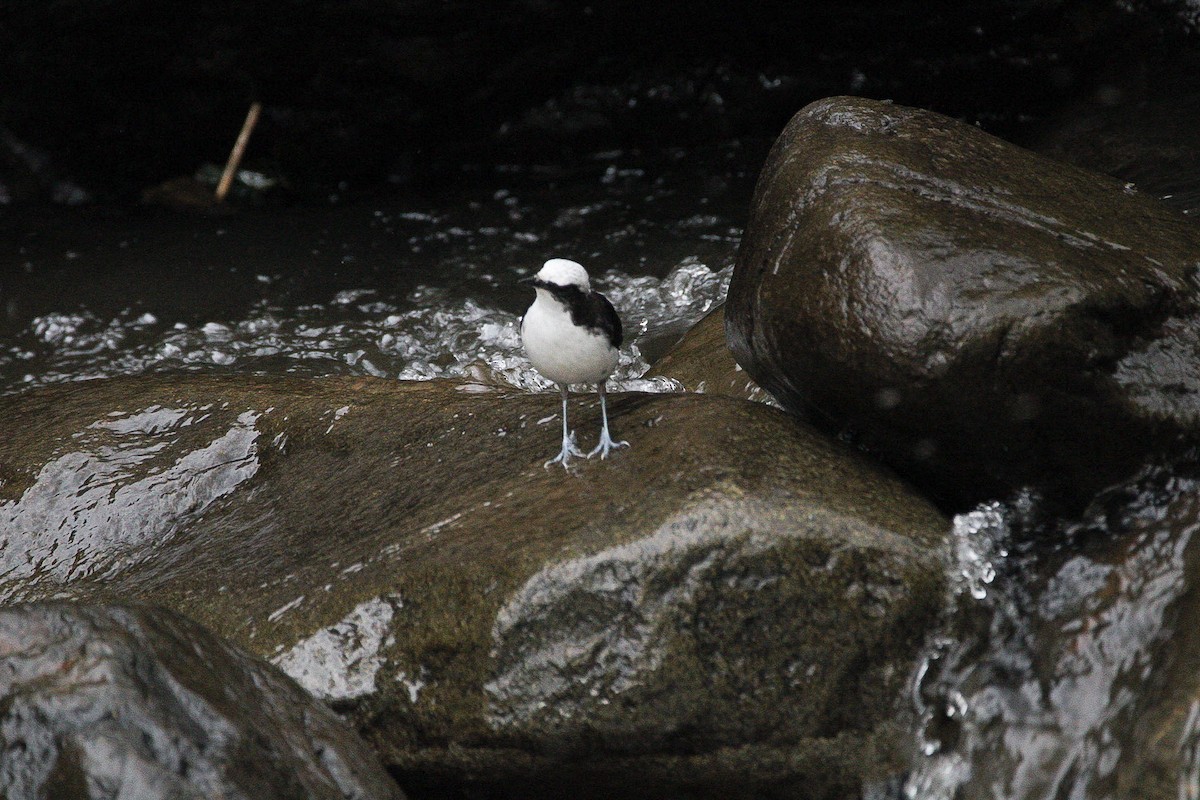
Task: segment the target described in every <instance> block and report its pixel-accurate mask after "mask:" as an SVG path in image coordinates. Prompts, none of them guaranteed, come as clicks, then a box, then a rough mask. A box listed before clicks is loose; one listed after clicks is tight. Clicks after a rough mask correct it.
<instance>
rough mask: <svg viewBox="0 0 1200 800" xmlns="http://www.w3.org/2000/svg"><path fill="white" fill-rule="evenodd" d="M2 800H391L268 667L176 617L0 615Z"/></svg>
mask: <svg viewBox="0 0 1200 800" xmlns="http://www.w3.org/2000/svg"><path fill="white" fill-rule="evenodd" d="M0 698H2V699H0V742H2V743H3V747H2V748H0V794H3V796H4V797H6V798H11V800H23V799H24V798H30V800H32V799H33V798H42V797H45V798H54V800H75V798H78V800H98V799H99V798H137V800H160V799H161V800H168V799H169V800H182V799H183V798H197V800H199V798H216V797H220V798H229V800H293V798H300V797H303V798H311V800H318V799H319V798H329V799H330V800H334V799H335V798H336V800H343V798H360V799H361V800H385V799H386V798H394V799H395V800H400V798H403V797H404V795H403V793H402V792H401V791H400V790H399V788H397V786H396V784H395V782H394V781H393V780H392V779H391V778H390V777H389V776H388V775H387V773H386V772H384V771H383V768H382V767H381V766H380V765H379V763H378V760H377V758H376V756H375V754H374V753H372V752H371V750H370V748H368V747H367V745H366V743H365V742H363V741H362V740H361V739H359V738H358V736H356V735H355V734H354V732H353V731H351V730H350V729H349V728H348V727H347V726H346V724H345V723H344V722H342V720H340V719H338V717H337V715H335V714H334V713H333V712H331V711H330V710H329V709H327V708H326V707H325V706H324V705H323V704H321V703H320V702H317V701H315V700H313V699H312V698H311V697H309V696H308V695H307V694H305V693H304V691H303V690H301V689H300V688H299V687H298V686H296V684H295V683H294V682H293V681H291V680H289V679H288V678H287V677H285V676H284V675H282V674H280V672H279V671H278V670H277V669H275V668H274V667H271V666H270V665H268V664H264V663H263V662H261V661H259V660H258V659H255V658H252V657H250V656H248V655H246V654H245V653H244V652H242V651H241V650H239V649H237V648H234V647H231V646H230V645H228V644H226V643H225V642H223V641H222V640H220V639H219V638H217V637H215V636H213V635H212V634H211V633H209V632H208V631H206V630H205V629H203V628H201V627H200V626H199V625H196V624H195V623H193V622H190V621H188V620H186V619H184V618H182V617H180V616H179V615H177V614H174V613H172V612H170V611H167V610H165V609H161V608H150V607H138V606H104V607H88V606H75V605H71V604H69V603H46V604H35V605H13V606H7V607H5V608H3V609H0Z"/></svg>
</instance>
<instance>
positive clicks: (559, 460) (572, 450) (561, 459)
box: [542, 383, 583, 469]
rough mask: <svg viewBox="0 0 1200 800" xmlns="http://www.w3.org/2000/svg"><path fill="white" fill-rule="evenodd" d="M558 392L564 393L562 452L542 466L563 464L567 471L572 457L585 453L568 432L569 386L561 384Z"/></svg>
mask: <svg viewBox="0 0 1200 800" xmlns="http://www.w3.org/2000/svg"><path fill="white" fill-rule="evenodd" d="M558 390H559V391H560V392H562V401H563V410H562V418H563V440H562V450H560V451H559V452H558V455H556V456H555V457H554V458H552V459H550V460H549V461H547V462H546V463H545V464H543V465H542V466H543V467H546V468H547V469H548V468H549V467H550V465H551V464H562V465H563V469H566V468H567V463H568V462H569V461H570V460H571V456H582V455H583V451H582V450H580V449H579V448H578V447H576V446H575V436H574V434H572V433H571V432H570V431H568V430H567V385H566V384H565V383H560V384H559V385H558Z"/></svg>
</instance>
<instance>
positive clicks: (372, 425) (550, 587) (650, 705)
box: [0, 377, 948, 798]
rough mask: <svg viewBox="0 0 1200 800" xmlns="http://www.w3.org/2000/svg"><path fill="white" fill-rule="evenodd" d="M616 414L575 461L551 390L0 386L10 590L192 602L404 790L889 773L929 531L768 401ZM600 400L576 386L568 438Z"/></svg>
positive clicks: (325, 383) (764, 786) (657, 404)
mask: <svg viewBox="0 0 1200 800" xmlns="http://www.w3.org/2000/svg"><path fill="white" fill-rule="evenodd" d="M611 400H612V402H611V403H610V414H611V422H612V427H613V430H614V434H615V435H616V436H618V437H620V438H623V439H627V440H629V441H630V442H631V444H632V447H631V448H630V449H629V450H622V451H620V452H619V453H617V454H615V456H614V457H612V458H610V459H609V460H607V461H603V462H601V461H599V460H596V461H590V462H582V463H581V464H580V465H579V466H578V467H577V468H573V470H572V471H571V472H566V471H564V470H562V469H561V468H557V467H555V468H553V469H549V470H547V469H543V467H542V462H543V461H544V460H545V459H546V458H547V457H548V456H549V455H551V454H552V452H553V451H554V450H556V449H557V447H558V428H557V424H558V420H557V415H556V410H557V404H558V399H557V397H556V396H553V395H528V394H518V393H512V392H507V393H506V392H496V391H489V390H487V389H486V388H485V387H482V386H478V385H473V384H469V383H443V382H429V383H416V384H403V383H395V382H390V381H382V380H349V379H329V380H320V381H311V380H298V379H297V380H280V379H271V380H263V379H255V378H247V377H239V378H227V379H217V378H201V377H176V378H140V379H135V380H125V379H121V380H111V381H97V382H91V383H86V384H73V385H65V386H58V387H52V388H47V389H44V390H36V391H31V392H28V393H25V394H22V395H19V396H15V397H8V398H3V399H0V420H6V421H10V423H9V424H8V425H7V426H6V427H5V430H4V431H3V434H4V435H3V436H0V464H2V465H3V468H2V469H0V479H2V481H3V482H2V483H0V527H3V528H4V531H5V533H6V534H7V536H6V538H7V540H8V541H9V542H10V543H11V544H10V545H9V546H8V547H6V548H5V549H4V550H3V551H0V557H2V558H3V559H4V563H3V570H4V572H5V573H6V574H7V576H8V578H7V580H6V581H5V582H4V584H3V593H4V595H5V596H7V597H9V598H30V597H39V596H43V595H47V594H60V593H61V594H64V595H67V596H71V597H78V598H88V599H93V598H105V597H112V596H119V597H124V598H133V599H142V600H152V601H154V602H157V603H161V604H164V605H167V606H169V607H172V608H174V609H177V610H179V611H182V612H184V613H186V614H188V615H189V616H191V617H193V618H195V619H197V620H199V621H200V622H202V623H203V624H205V625H208V626H211V627H212V628H213V629H215V630H216V631H218V632H220V633H221V634H223V635H225V636H227V637H230V638H232V639H233V640H235V641H236V642H238V643H239V644H241V645H243V646H245V647H248V648H249V649H251V650H252V651H253V652H255V653H257V654H259V655H262V656H267V657H270V658H271V659H272V660H273V661H274V662H275V663H277V664H278V665H279V666H281V667H282V668H283V669H284V670H285V671H286V672H287V673H288V674H290V675H292V676H293V677H295V678H296V679H297V680H298V681H299V682H300V683H301V684H302V685H304V686H305V687H307V688H309V689H310V690H311V691H313V692H314V693H315V694H317V695H318V696H321V697H324V698H327V699H329V700H331V701H333V702H335V703H336V704H338V706H339V708H344V709H345V710H346V711H347V712H348V713H350V714H351V715H352V718H353V719H354V720H355V721H356V722H357V724H358V726H359V727H360V729H361V730H362V731H364V732H365V733H366V734H368V735H369V736H370V738H371V740H372V741H373V743H374V744H375V746H376V747H377V749H378V750H379V751H380V752H381V753H382V754H383V755H384V758H385V761H386V763H387V764H388V765H389V766H390V767H391V768H392V769H393V770H394V773H395V774H397V775H398V776H399V777H400V779H401V780H402V784H403V785H404V786H405V788H406V789H407V790H408V791H411V792H413V793H414V794H416V795H420V794H422V792H425V791H432V790H434V789H436V790H438V791H444V790H445V789H446V787H447V786H463V785H475V786H477V787H478V788H480V790H481V791H486V792H487V793H488V794H489V796H503V795H505V794H507V795H510V796H524V797H530V796H566V795H572V796H578V795H580V794H581V793H583V794H588V793H591V794H594V795H596V796H605V795H607V796H623V797H624V796H660V797H669V796H671V797H673V796H678V795H679V794H680V793H681V792H686V793H689V794H698V795H704V796H720V797H730V796H751V795H755V796H761V795H762V794H763V793H765V792H769V793H771V794H773V795H778V796H803V797H807V798H817V797H842V796H847V795H850V794H854V793H855V792H856V791H857V788H856V787H857V786H858V785H859V783H860V781H861V780H862V777H863V775H864V774H882V773H886V772H887V771H888V770H889V769H892V768H894V766H895V762H894V761H892V753H893V751H892V750H891V747H892V744H894V742H893V740H892V739H891V737H890V734H889V732H890V730H891V724H892V723H891V722H890V721H891V720H893V718H894V714H895V710H896V704H897V702H898V699H899V697H900V694H901V692H902V688H903V687H904V686H905V684H906V681H907V680H908V675H909V672H910V670H911V658H912V656H913V654H914V653H915V652H916V650H917V648H918V647H919V645H920V643H921V641H922V638H923V636H924V634H925V632H926V631H927V630H928V629H929V626H930V624H931V623H932V621H933V620H934V619H935V618H936V616H937V614H938V613H939V609H940V606H941V599H942V597H943V585H944V572H943V562H942V560H941V559H940V557H939V555H940V553H941V548H942V542H943V537H944V534H945V531H946V530H947V529H948V525H947V522H946V520H945V519H944V518H943V517H941V516H940V515H939V514H938V513H937V512H936V511H934V510H933V509H932V508H931V507H930V506H929V505H928V504H926V503H925V502H924V501H923V500H922V499H920V498H919V497H918V496H916V495H915V494H913V493H912V492H910V491H909V490H908V489H907V488H905V487H904V486H903V485H902V484H900V483H899V482H897V481H896V480H895V479H894V478H892V477H890V476H889V475H887V474H886V473H884V472H882V471H880V470H879V469H878V468H876V467H875V466H873V465H871V464H870V463H869V462H867V461H866V460H864V459H862V458H861V457H859V456H858V455H857V454H855V453H853V452H852V451H850V450H849V449H848V448H845V447H844V446H841V445H839V444H838V443H836V442H832V441H829V440H826V439H825V438H824V437H822V436H820V435H818V434H816V433H814V432H813V431H811V430H810V429H808V428H807V427H804V426H803V425H802V424H800V423H797V422H796V421H794V420H793V419H791V418H790V417H789V416H788V415H787V414H785V413H783V412H781V411H779V410H777V409H773V408H769V407H767V406H764V405H761V404H756V403H748V402H744V401H735V400H732V399H729V398H721V397H711V396H704V395H637V394H628V395H614V396H613V397H612V398H611ZM598 411H599V409H598V406H597V403H596V400H595V397H594V396H591V397H588V398H587V399H586V400H584V399H581V398H578V397H576V398H575V399H574V400H573V402H572V408H571V420H572V424H573V427H574V428H575V429H576V430H577V431H578V432H579V434H580V443H581V444H582V445H583V446H584V447H588V446H589V445H590V443H591V442H592V441H594V437H595V435H596V433H597V431H598V427H599V414H598ZM14 420H20V421H21V422H20V424H19V425H13V424H11V421H14ZM17 542H20V545H19V547H14V545H15V544H16V543H17Z"/></svg>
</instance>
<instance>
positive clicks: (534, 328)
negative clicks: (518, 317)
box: [521, 289, 617, 383]
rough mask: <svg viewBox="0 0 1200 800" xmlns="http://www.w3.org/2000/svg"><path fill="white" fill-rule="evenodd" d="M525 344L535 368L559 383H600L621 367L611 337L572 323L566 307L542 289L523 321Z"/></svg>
mask: <svg viewBox="0 0 1200 800" xmlns="http://www.w3.org/2000/svg"><path fill="white" fill-rule="evenodd" d="M521 342H522V343H523V344H524V345H525V354H526V355H528V356H529V360H530V361H531V362H532V363H533V366H534V368H535V369H536V370H537V371H538V372H540V373H542V374H543V375H545V376H546V377H547V378H549V379H550V380H552V381H554V382H555V383H599V382H600V381H602V380H604V379H605V378H607V377H608V376H609V375H611V374H612V371H613V370H614V369H615V368H616V366H617V349H616V348H615V347H613V346H612V345H611V344H610V343H609V341H608V337H607V336H605V335H604V334H603V333H595V332H593V331H590V330H588V329H586V328H582V327H580V326H578V325H575V324H574V323H572V322H571V314H570V312H569V311H568V310H567V308H566V306H564V305H563V304H562V303H560V302H559V301H558V300H555V299H554V298H553V297H550V296H549V295H548V294H547V293H546V292H544V291H542V290H540V289H539V290H538V293H537V299H536V300H534V301H533V305H531V306H530V307H529V311H527V312H525V319H524V320H522V321H521Z"/></svg>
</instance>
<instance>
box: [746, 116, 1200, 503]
mask: <svg viewBox="0 0 1200 800" xmlns="http://www.w3.org/2000/svg"><path fill="white" fill-rule="evenodd" d="M1198 261H1200V228H1197V227H1196V226H1195V224H1194V222H1192V221H1191V220H1188V219H1187V218H1186V217H1184V216H1182V215H1181V214H1179V213H1178V212H1177V211H1175V210H1173V209H1171V208H1169V207H1167V206H1165V205H1162V204H1160V203H1158V202H1156V201H1155V200H1153V199H1152V198H1150V197H1147V196H1145V195H1142V194H1140V193H1139V192H1137V191H1136V189H1135V188H1134V187H1132V186H1126V185H1124V184H1122V183H1120V182H1117V181H1115V180H1113V179H1111V178H1108V177H1105V176H1102V175H1098V174H1094V173H1089V172H1086V171H1083V170H1080V169H1078V168H1075V167H1072V166H1069V165H1066V164H1063V163H1059V162H1055V161H1050V160H1048V159H1045V158H1043V157H1041V156H1038V155H1035V154H1033V153H1031V152H1028V151H1025V150H1022V149H1021V148H1018V147H1016V146H1014V145H1011V144H1008V143H1006V142H1003V141H1001V140H999V139H996V138H993V137H991V136H988V135H987V134H985V133H983V132H981V131H979V130H978V129H976V128H974V127H973V126H969V125H963V124H960V123H957V122H954V121H952V120H950V119H947V118H945V117H942V116H939V115H937V114H933V113H931V112H927V111H918V110H914V109H910V108H904V107H901V106H896V105H890V104H885V103H879V102H874V101H869V100H862V99H855V98H830V99H827V100H823V101H820V102H818V103H814V104H812V105H810V106H808V107H806V108H805V109H804V110H802V111H801V112H799V113H798V114H797V115H796V117H795V118H794V119H793V120H792V122H791V123H790V124H789V126H788V128H787V129H786V130H785V131H784V133H783V134H782V135H781V136H780V138H779V140H778V141H777V142H776V144H775V147H774V149H773V150H772V153H771V155H770V156H769V157H768V159H767V163H766V165H765V167H764V169H763V172H762V175H761V176H760V179H759V184H758V187H757V189H756V193H755V199H754V201H753V204H752V208H751V216H750V220H749V222H748V225H747V231H746V235H745V237H744V238H743V241H742V245H741V249H740V251H739V254H738V263H737V267H736V268H735V272H734V277H733V281H732V283H731V285H730V290H729V297H728V301H727V304H726V317H727V320H728V330H729V334H730V346H731V348H732V349H733V352H734V354H735V356H736V357H737V360H738V362H739V363H740V364H741V365H742V366H743V367H745V368H746V370H747V371H748V372H749V373H750V374H751V375H752V376H753V377H754V378H755V379H756V380H757V381H758V382H759V383H760V384H761V385H762V386H763V387H764V388H766V389H768V390H769V391H771V392H772V394H773V395H774V396H775V397H776V398H777V399H778V400H779V401H780V402H781V403H782V404H783V405H784V406H785V407H787V408H789V409H792V410H795V411H796V412H797V413H801V414H807V415H811V418H812V419H813V420H814V421H815V422H817V423H819V424H821V425H823V426H825V427H826V428H827V429H830V430H832V431H835V432H838V433H843V434H848V435H850V436H851V437H853V438H854V439H855V440H856V441H858V442H859V443H861V444H862V445H864V446H866V447H867V448H868V449H870V450H872V451H873V452H875V453H877V454H878V455H879V456H880V457H881V458H882V459H883V460H885V461H886V462H887V463H889V464H890V465H892V466H893V467H894V468H895V469H897V471H899V472H900V473H901V474H902V475H904V476H906V477H907V478H908V479H910V480H912V481H914V482H915V483H917V484H918V485H920V486H922V487H924V488H926V489H927V490H928V491H930V492H931V493H932V494H933V496H934V497H935V498H937V499H938V501H939V502H940V503H941V504H943V505H944V506H945V507H949V508H957V509H961V508H964V507H968V508H969V507H970V505H971V504H973V503H974V502H977V501H981V500H986V499H993V498H996V497H1005V496H1008V495H1009V494H1010V493H1011V492H1013V491H1014V490H1015V489H1018V488H1020V487H1022V486H1027V485H1033V486H1036V487H1038V488H1039V489H1040V490H1042V491H1043V492H1044V493H1045V494H1046V495H1047V496H1048V497H1050V498H1052V499H1054V500H1058V501H1062V502H1063V503H1065V504H1066V505H1068V506H1074V507H1080V506H1082V505H1084V504H1086V502H1087V501H1088V500H1089V499H1090V497H1091V496H1092V494H1094V492H1095V491H1097V490H1099V489H1100V488H1102V487H1104V486H1106V485H1108V484H1110V483H1112V482H1114V481H1116V480H1119V479H1121V478H1124V477H1127V476H1128V475H1129V474H1131V473H1132V472H1133V471H1134V470H1135V469H1136V468H1137V467H1138V466H1140V465H1141V463H1142V462H1143V460H1144V459H1145V458H1146V456H1147V455H1148V454H1153V453H1155V452H1156V451H1159V450H1162V449H1167V448H1170V447H1173V446H1175V444H1176V443H1177V439H1178V438H1180V437H1185V438H1189V439H1190V438H1194V435H1195V433H1196V431H1197V430H1200V372H1198V371H1197V369H1196V367H1195V365H1196V363H1197V359H1196V353H1197V352H1200V351H1198V350H1197V346H1196V344H1197V334H1196V330H1197V328H1198V326H1200V323H1198V321H1197V317H1196V299H1197V296H1196V286H1195V271H1196V264H1197V263H1198Z"/></svg>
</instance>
